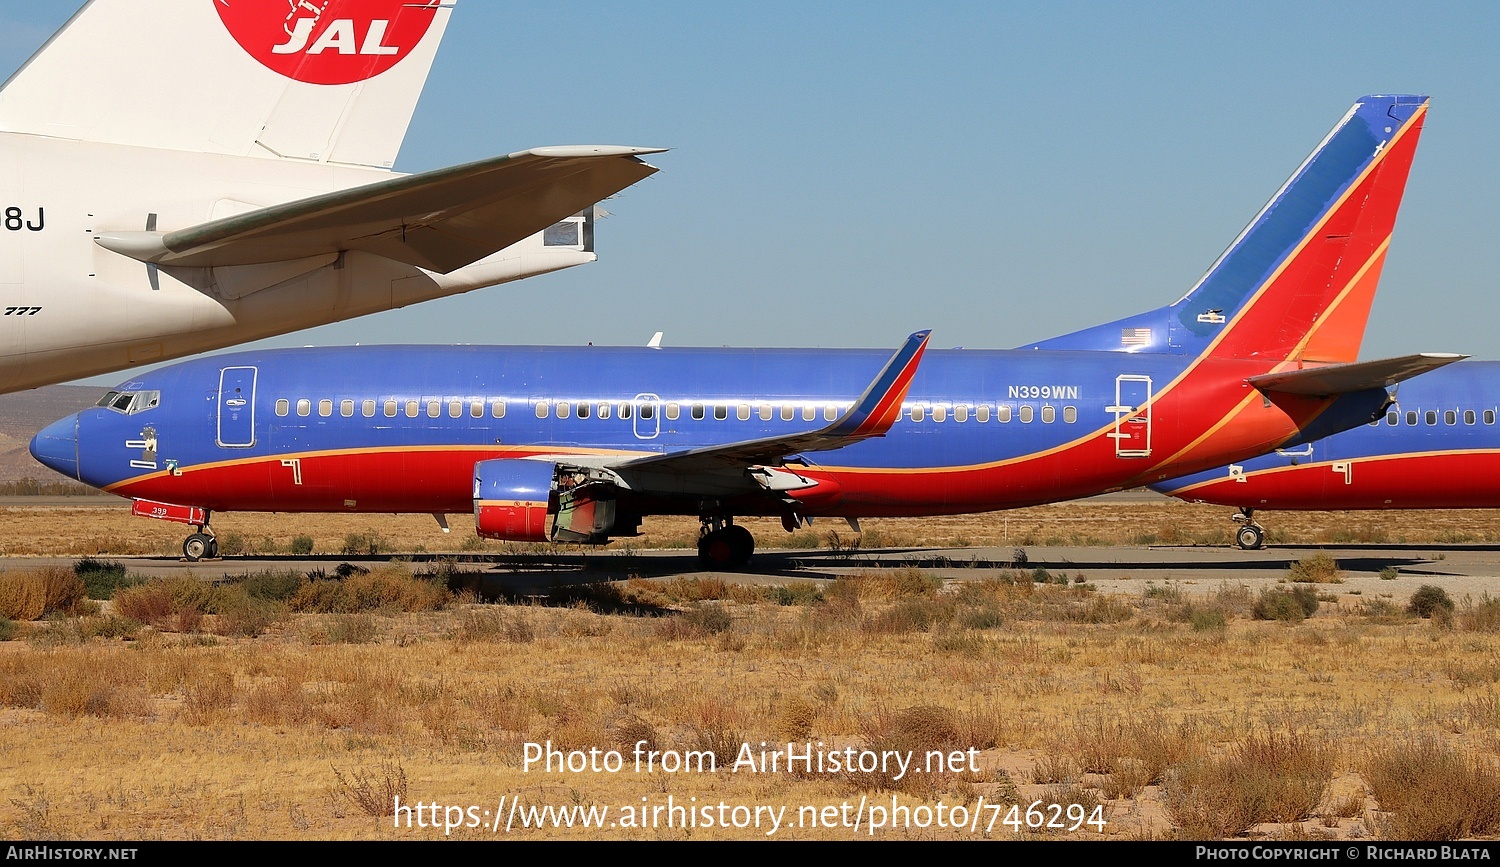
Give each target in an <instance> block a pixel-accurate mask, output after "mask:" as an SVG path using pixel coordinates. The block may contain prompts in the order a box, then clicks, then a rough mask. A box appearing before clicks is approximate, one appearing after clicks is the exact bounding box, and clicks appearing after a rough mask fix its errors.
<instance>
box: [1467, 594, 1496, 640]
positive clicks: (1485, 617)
mask: <svg viewBox="0 0 1500 867" xmlns="http://www.w3.org/2000/svg"><path fill="white" fill-rule="evenodd" d="M1457 619H1458V626H1459V628H1461V629H1466V630H1468V631H1470V632H1500V599H1497V598H1491V597H1490V594H1489V593H1482V594H1480V596H1479V601H1478V602H1475V601H1474V599H1473V598H1472V597H1470V596H1465V597H1464V604H1463V606H1462V607H1460V608H1459V610H1458V614H1457Z"/></svg>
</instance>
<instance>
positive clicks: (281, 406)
mask: <svg viewBox="0 0 1500 867" xmlns="http://www.w3.org/2000/svg"><path fill="white" fill-rule="evenodd" d="M291 411H292V405H291V403H289V402H288V401H287V399H286V398H282V399H281V400H278V401H276V414H277V415H286V414H287V413H289V412H291Z"/></svg>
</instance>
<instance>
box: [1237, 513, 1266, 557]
mask: <svg viewBox="0 0 1500 867" xmlns="http://www.w3.org/2000/svg"><path fill="white" fill-rule="evenodd" d="M1230 520H1232V521H1234V522H1235V523H1236V524H1239V525H1240V528H1239V529H1238V530H1236V531H1235V533H1234V544H1236V545H1238V546H1240V548H1241V549H1242V550H1245V551H1259V550H1260V549H1261V548H1264V547H1265V546H1266V528H1265V527H1262V526H1261V525H1260V524H1259V523H1257V522H1256V520H1255V510H1254V509H1252V508H1250V507H1249V506H1241V507H1240V510H1239V511H1238V512H1236V513H1235V514H1234V517H1232V518H1230Z"/></svg>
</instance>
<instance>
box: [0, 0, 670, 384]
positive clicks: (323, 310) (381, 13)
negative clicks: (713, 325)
mask: <svg viewBox="0 0 1500 867" xmlns="http://www.w3.org/2000/svg"><path fill="white" fill-rule="evenodd" d="M452 11H453V2H452V0H445V2H438V0H416V2H413V0H301V2H287V0H90V2H89V3H88V4H87V5H85V6H84V7H83V9H82V10H81V11H79V12H78V13H77V14H76V15H74V16H73V18H72V19H71V20H70V21H69V22H68V23H67V24H66V25H65V26H64V27H63V28H62V30H60V31H59V32H58V33H57V34H56V35H55V36H53V37H52V39H51V40H49V41H48V42H47V43H46V45H44V46H42V48H41V49H40V50H39V51H38V52H37V53H36V54H35V55H34V56H33V57H32V58H31V59H30V60H28V61H27V62H26V63H25V65H23V66H22V67H21V68H20V69H19V70H17V71H16V72H15V74H13V75H12V76H11V77H10V79H9V80H7V81H6V82H5V83H4V85H3V86H0V393H4V392H10V391H17V390H20V389H24V388H34V387H36V386H39V385H45V384H47V383H53V382H61V381H64V380H68V379H74V378H77V377H81V376H87V375H91V374H96V373H105V372H108V371H112V370H121V369H124V368H128V367H133V366H136V365H140V364H145V363H149V362H157V361H162V360H164V359H170V358H177V357H181V356H184V355H191V354H193V353H198V352H203V351H205V350H209V349H217V348H220V347H225V346H231V345H234V344H237V343H244V342H246V341H249V340H253V339H256V338H261V337H268V336H271V335H275V334H285V333H287V332H289V331H296V330H298V329H302V328H308V327H310V326H313V325H322V324H324V323H328V322H336V321H339V320H342V319H348V318H351V317H355V316H363V315H365V314H368V313H375V312H378V311H382V310H390V309H393V308H396V307H404V306H406V305H408V304H415V303H417V302H419V301H425V300H427V299H430V298H439V297H443V296H446V295H453V294H456V293H459V292H467V291H469V290H471V289H476V288H479V287H482V286H492V285H495V284H497V283H504V282H507V281H510V280H516V279H519V278H522V277H528V276H531V275H534V274H543V273H546V272H549V271H556V270H558V269H560V268H566V267H569V266H571V265H577V264H581V263H584V262H590V261H593V259H594V252H593V214H594V211H593V206H594V204H595V203H596V202H598V201H599V200H601V199H604V198H606V197H608V196H610V195H612V194H614V193H616V192H618V191H620V190H622V189H624V188H625V187H628V186H630V185H631V184H633V183H635V182H636V181H638V180H640V179H642V178H644V177H647V176H648V175H650V174H651V173H652V172H654V171H656V169H654V168H653V167H652V166H650V165H647V164H646V163H644V162H642V161H641V159H640V157H641V156H642V155H645V154H647V153H652V152H655V149H651V148H629V147H606V146H568V147H543V148H535V149H532V150H526V151H520V152H518V153H512V154H508V155H506V156H499V157H493V158H490V159H485V160H481V161H479V162H474V163H469V164H467V165H462V166H455V167H452V168H446V169H439V170H436V171H430V172H425V173H422V174H417V175H399V174H396V173H394V172H392V171H391V165H392V163H393V162H394V160H395V158H396V151H397V150H398V149H399V148H400V146H401V140H402V138H403V137H404V136H405V134H406V128H407V124H408V123H409V122H410V121H411V116H412V112H413V111H414V110H415V108H416V104H417V97H418V95H419V94H420V93H421V91H422V84H423V82H424V81H426V79H427V73H428V70H429V69H430V68H431V66H432V61H433V57H434V55H435V54H436V52H437V49H438V42H439V40H441V38H442V35H443V30H444V28H445V27H447V24H448V18H449V15H450V14H451V13H452ZM497 36H499V34H497ZM512 36H513V34H512Z"/></svg>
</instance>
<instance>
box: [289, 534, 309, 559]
mask: <svg viewBox="0 0 1500 867" xmlns="http://www.w3.org/2000/svg"><path fill="white" fill-rule="evenodd" d="M287 550H289V551H291V552H292V553H293V554H298V555H301V556H306V555H308V554H311V553H312V552H313V538H312V537H311V536H293V537H292V542H291V544H290V545H288V546H287Z"/></svg>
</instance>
